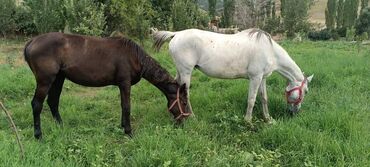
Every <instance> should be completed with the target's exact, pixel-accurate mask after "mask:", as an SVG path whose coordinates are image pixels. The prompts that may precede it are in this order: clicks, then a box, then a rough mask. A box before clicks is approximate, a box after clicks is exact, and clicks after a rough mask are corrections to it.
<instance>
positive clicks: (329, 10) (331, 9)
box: [325, 0, 337, 30]
mask: <svg viewBox="0 0 370 167" xmlns="http://www.w3.org/2000/svg"><path fill="white" fill-rule="evenodd" d="M336 14H337V0H328V2H327V7H326V9H325V24H326V27H327V28H328V29H330V30H333V29H334V28H335V16H336Z"/></svg>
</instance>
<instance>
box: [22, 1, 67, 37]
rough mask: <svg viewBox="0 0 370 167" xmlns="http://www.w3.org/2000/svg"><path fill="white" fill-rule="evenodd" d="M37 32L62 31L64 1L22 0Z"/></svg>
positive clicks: (63, 24)
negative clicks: (27, 8) (29, 12)
mask: <svg viewBox="0 0 370 167" xmlns="http://www.w3.org/2000/svg"><path fill="white" fill-rule="evenodd" d="M24 2H25V4H26V5H27V6H28V7H29V8H30V11H31V15H32V18H33V22H34V24H35V26H36V29H37V31H38V32H39V33H46V32H55V31H62V30H63V29H64V26H65V20H66V19H65V15H64V7H63V6H64V1H56V0H24Z"/></svg>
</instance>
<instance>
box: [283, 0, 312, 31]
mask: <svg viewBox="0 0 370 167" xmlns="http://www.w3.org/2000/svg"><path fill="white" fill-rule="evenodd" d="M310 3H311V0H281V10H282V11H281V16H282V20H283V25H284V29H285V30H286V32H287V36H288V37H293V36H294V35H295V33H296V32H301V31H307V30H308V28H309V24H308V21H307V16H308V9H309V6H310Z"/></svg>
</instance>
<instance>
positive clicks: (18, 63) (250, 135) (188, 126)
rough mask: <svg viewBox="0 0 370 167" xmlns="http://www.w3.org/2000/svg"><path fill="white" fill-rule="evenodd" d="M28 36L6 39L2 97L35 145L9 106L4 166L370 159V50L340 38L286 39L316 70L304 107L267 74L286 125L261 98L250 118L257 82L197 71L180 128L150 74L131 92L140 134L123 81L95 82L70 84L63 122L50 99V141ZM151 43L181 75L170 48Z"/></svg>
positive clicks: (310, 70)
mask: <svg viewBox="0 0 370 167" xmlns="http://www.w3.org/2000/svg"><path fill="white" fill-rule="evenodd" d="M26 40H27V39H23V38H20V39H12V40H10V39H1V40H0V100H1V101H2V102H3V103H4V104H5V106H6V107H7V108H8V109H9V110H10V111H11V113H12V116H13V119H14V121H15V123H16V125H17V126H18V128H19V132H20V134H21V140H22V143H23V145H24V147H25V151H26V152H25V154H26V155H25V158H24V160H20V159H19V156H18V155H19V148H18V146H17V145H16V142H15V138H14V135H13V132H12V131H11V129H10V126H9V123H8V121H7V119H6V117H5V114H3V111H1V112H0V113H1V114H0V166H7V167H12V166H14V167H18V166H44V167H49V166H54V167H59V166H60V167H62V166H63V167H64V166H68V167H72V166H165V167H167V166H325V167H326V166H368V165H369V164H370V107H369V106H370V105H369V101H370V84H369V83H370V47H369V46H361V47H362V48H361V50H360V51H358V48H357V45H355V44H351V43H347V42H343V41H337V42H310V41H304V42H293V41H283V42H281V45H282V46H283V47H284V48H285V49H286V50H287V51H288V53H290V55H291V57H292V58H293V59H294V60H295V61H296V62H297V64H298V65H299V66H300V68H301V69H302V70H303V71H304V72H305V73H306V75H311V74H314V75H315V76H314V78H313V81H312V82H311V84H310V85H309V90H310V92H309V93H308V94H307V96H306V97H305V100H304V103H303V104H302V112H301V113H300V114H299V115H298V116H295V117H291V116H290V115H289V114H288V113H287V112H286V111H285V109H286V102H285V99H284V98H285V97H284V89H285V86H286V80H285V79H284V78H283V77H281V76H280V75H279V74H277V73H274V74H273V75H272V76H270V77H269V78H268V80H267V85H268V86H267V89H268V96H269V109H270V113H271V115H272V117H274V118H275V120H276V121H277V123H276V124H275V125H267V124H265V123H263V121H262V106H261V103H260V101H259V100H257V103H256V107H255V108H254V112H253V123H254V124H255V127H256V128H254V129H251V128H250V127H249V126H248V125H247V124H246V123H245V122H244V114H245V110H246V106H247V101H246V99H247V89H248V83H249V82H248V80H243V79H238V80H221V79H214V78H210V77H207V76H205V75H204V74H202V73H201V72H199V71H197V70H195V71H194V73H193V77H192V85H191V102H192V105H193V109H194V112H195V114H196V116H195V117H192V118H189V119H188V120H187V121H186V122H184V124H182V125H181V126H176V125H174V123H173V121H172V119H171V117H170V114H169V113H168V111H167V108H166V99H165V97H164V95H162V94H161V92H160V91H159V90H158V89H156V88H155V87H154V86H152V85H151V84H150V83H148V82H147V81H145V80H144V79H143V80H141V82H139V83H138V84H137V85H135V86H133V90H132V96H131V104H132V105H131V106H132V112H131V115H132V125H133V129H134V131H133V133H134V136H133V138H129V137H128V136H126V135H124V134H123V132H122V130H121V128H120V127H119V125H120V115H121V111H120V109H121V108H120V100H119V90H118V88H117V87H114V86H110V87H105V88H87V87H82V86H78V85H76V84H73V83H71V82H70V81H66V83H65V85H64V88H63V92H62V96H61V102H60V113H61V116H62V119H63V121H64V125H63V126H58V125H57V124H56V123H55V122H54V120H53V119H52V116H51V113H50V110H49V108H48V106H47V105H46V104H44V109H43V112H42V114H41V123H42V128H43V139H42V140H40V141H37V140H36V139H34V137H33V125H32V124H33V121H32V111H31V104H30V102H31V98H32V96H33V93H34V88H35V80H34V77H33V74H32V72H31V70H30V69H29V68H28V66H27V65H26V63H25V62H24V60H23V46H24V44H25V42H26ZM150 45H151V42H150V41H148V42H146V46H147V47H146V50H147V51H148V52H149V53H150V55H152V57H154V58H155V59H156V60H158V61H159V62H160V64H161V65H162V66H164V67H165V68H166V69H168V70H169V71H170V72H171V74H172V75H173V76H174V75H175V68H174V64H173V62H172V60H171V58H170V56H169V55H168V52H167V49H168V48H166V47H164V48H162V50H161V51H160V52H159V53H155V52H154V51H153V50H152V49H151V48H150Z"/></svg>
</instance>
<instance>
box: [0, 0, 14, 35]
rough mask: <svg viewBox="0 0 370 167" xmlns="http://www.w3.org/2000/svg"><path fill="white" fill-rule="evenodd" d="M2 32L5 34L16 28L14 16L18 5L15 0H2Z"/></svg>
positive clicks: (0, 0) (0, 28)
mask: <svg viewBox="0 0 370 167" xmlns="http://www.w3.org/2000/svg"><path fill="white" fill-rule="evenodd" d="M0 3H1V6H0V32H1V33H2V35H3V36H5V35H6V33H9V32H12V31H14V29H15V22H14V19H13V16H14V14H15V10H16V6H15V3H14V0H0Z"/></svg>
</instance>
